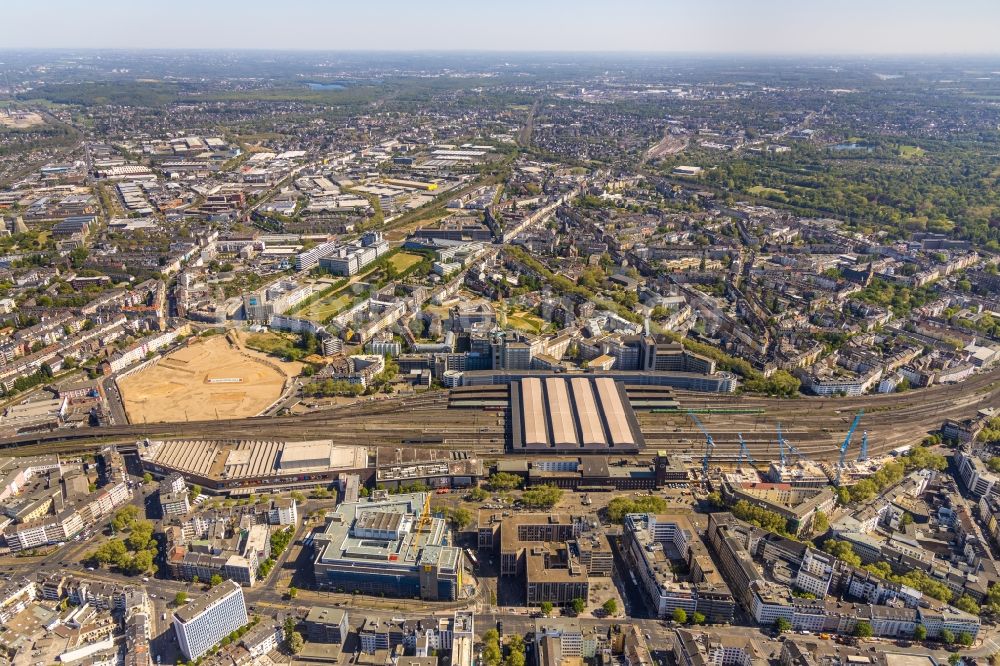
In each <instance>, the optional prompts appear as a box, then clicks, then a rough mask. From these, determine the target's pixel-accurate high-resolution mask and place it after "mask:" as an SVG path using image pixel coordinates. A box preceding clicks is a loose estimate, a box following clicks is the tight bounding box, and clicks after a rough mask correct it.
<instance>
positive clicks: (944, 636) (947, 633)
mask: <svg viewBox="0 0 1000 666" xmlns="http://www.w3.org/2000/svg"><path fill="white" fill-rule="evenodd" d="M941 642H942V643H947V644H948V645H951V644H952V643H954V642H955V632H953V631H952V630H951V629H942V630H941Z"/></svg>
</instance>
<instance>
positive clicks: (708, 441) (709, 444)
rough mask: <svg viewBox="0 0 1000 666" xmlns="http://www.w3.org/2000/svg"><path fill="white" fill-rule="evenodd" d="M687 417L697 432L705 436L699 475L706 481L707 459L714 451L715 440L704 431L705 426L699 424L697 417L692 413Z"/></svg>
mask: <svg viewBox="0 0 1000 666" xmlns="http://www.w3.org/2000/svg"><path fill="white" fill-rule="evenodd" d="M688 416H690V417H691V420H692V421H694V423H695V425H696V426H698V430H701V432H702V434H703V435H705V455H704V456H703V457H702V459H701V473H702V476H704V477H705V478H706V479H708V459H709V458H710V457H711V456H712V450H713V449H715V440H713V439H712V436H711V435H709V434H708V431H707V430H705V426H703V425H702V424H701V421H699V420H698V417H697V416H695V414H694V412H688Z"/></svg>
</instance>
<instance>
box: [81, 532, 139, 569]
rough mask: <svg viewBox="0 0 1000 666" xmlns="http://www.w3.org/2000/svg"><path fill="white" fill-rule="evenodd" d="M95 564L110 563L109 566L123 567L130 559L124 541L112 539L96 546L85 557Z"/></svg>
mask: <svg viewBox="0 0 1000 666" xmlns="http://www.w3.org/2000/svg"><path fill="white" fill-rule="evenodd" d="M87 559H88V560H90V561H91V562H93V563H95V564H98V565H100V564H110V565H111V566H114V567H118V568H119V569H124V568H125V567H126V566H128V564H129V561H130V559H131V557H130V555H129V552H128V549H127V548H126V547H125V542H124V541H119V540H118V539H113V540H111V541H106V542H104V543H102V544H101V545H100V546H98V547H97V550H95V551H94V552H93V553H91V555H90V556H89V557H88V558H87Z"/></svg>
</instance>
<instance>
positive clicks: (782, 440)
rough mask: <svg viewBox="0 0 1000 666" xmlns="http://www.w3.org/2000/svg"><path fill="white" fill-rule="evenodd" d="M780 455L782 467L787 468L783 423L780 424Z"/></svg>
mask: <svg viewBox="0 0 1000 666" xmlns="http://www.w3.org/2000/svg"><path fill="white" fill-rule="evenodd" d="M778 457H779V458H780V459H781V468H782V469H784V468H785V438H784V437H782V436H781V424H780V423H779V424H778Z"/></svg>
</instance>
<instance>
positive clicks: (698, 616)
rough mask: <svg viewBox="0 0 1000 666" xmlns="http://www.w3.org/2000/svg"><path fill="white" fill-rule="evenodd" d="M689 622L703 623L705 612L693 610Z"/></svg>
mask: <svg viewBox="0 0 1000 666" xmlns="http://www.w3.org/2000/svg"><path fill="white" fill-rule="evenodd" d="M691 624H705V614H704V613H699V612H698V611H695V612H694V613H692V614H691Z"/></svg>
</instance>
